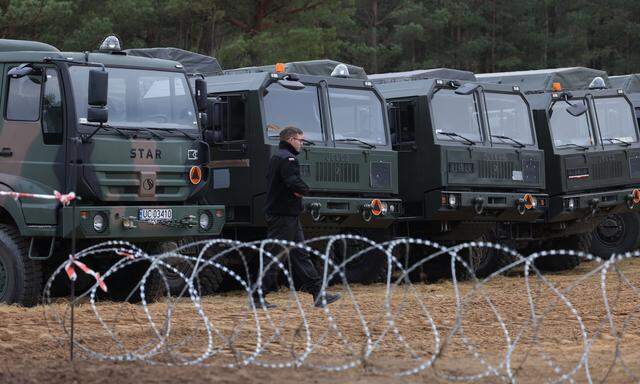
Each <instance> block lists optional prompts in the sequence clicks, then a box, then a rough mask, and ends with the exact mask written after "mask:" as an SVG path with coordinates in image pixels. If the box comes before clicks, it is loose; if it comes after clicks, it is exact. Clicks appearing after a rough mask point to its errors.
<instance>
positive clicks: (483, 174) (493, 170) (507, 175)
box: [478, 160, 513, 180]
mask: <svg viewBox="0 0 640 384" xmlns="http://www.w3.org/2000/svg"><path fill="white" fill-rule="evenodd" d="M478 176H479V177H480V178H482V179H499V180H511V179H512V177H513V163H512V162H510V161H499V160H481V161H480V164H479V170H478Z"/></svg>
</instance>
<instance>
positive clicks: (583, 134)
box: [478, 67, 640, 262]
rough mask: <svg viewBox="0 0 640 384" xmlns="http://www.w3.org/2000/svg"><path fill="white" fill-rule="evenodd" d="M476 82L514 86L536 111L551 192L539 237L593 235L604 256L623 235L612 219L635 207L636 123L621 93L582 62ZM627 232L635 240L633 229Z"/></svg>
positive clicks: (638, 199) (638, 169)
mask: <svg viewBox="0 0 640 384" xmlns="http://www.w3.org/2000/svg"><path fill="white" fill-rule="evenodd" d="M478 79H479V80H480V81H482V82H486V83H498V84H509V85H513V86H518V87H520V89H521V90H522V91H523V92H524V93H525V95H526V97H527V100H528V101H529V103H530V104H531V106H532V108H533V110H534V119H535V124H536V131H537V134H538V140H539V141H540V143H541V145H542V147H543V148H544V150H545V156H546V166H547V190H548V193H549V196H550V202H549V210H548V214H547V220H546V221H547V222H548V225H547V226H545V227H542V228H541V230H542V231H543V233H542V234H541V235H542V236H546V237H552V236H554V235H558V234H574V235H576V236H580V237H581V238H582V239H584V241H581V243H589V242H591V241H592V239H594V240H596V241H595V242H594V243H592V247H590V250H591V251H593V252H594V253H596V254H597V255H599V256H602V257H608V256H610V254H611V251H615V249H616V245H615V244H616V243H617V242H618V241H619V239H616V237H621V236H620V235H621V233H620V232H619V231H617V229H616V228H617V226H618V225H617V224H616V223H615V221H616V220H617V219H619V218H621V217H624V216H626V215H624V213H629V212H633V211H636V210H637V209H638V205H639V204H640V191H638V189H637V188H638V185H639V183H640V142H639V136H638V123H637V121H636V118H635V114H634V109H633V105H632V103H631V101H630V99H629V97H628V96H627V95H626V93H625V92H624V90H623V89H615V88H611V87H610V86H609V81H608V78H607V74H606V72H603V71H599V70H594V69H589V68H581V67H575V68H558V69H545V70H533V71H522V72H506V73H492V74H482V75H478ZM631 217H632V218H635V216H631ZM599 224H601V225H599ZM636 228H637V224H636ZM594 230H595V231H594ZM591 231H594V235H593V236H591V235H590V234H588V233H590V232H591ZM622 235H623V234H622ZM629 235H630V236H631V237H632V238H633V239H632V240H631V241H632V242H635V238H637V233H635V234H632V233H629ZM622 237H623V236H622ZM573 245H574V244H571V243H566V242H565V243H559V244H557V245H555V248H572V247H573ZM618 245H619V244H618ZM559 260H560V261H562V259H559ZM575 261H577V259H576V260H574V262H575ZM566 262H570V261H566Z"/></svg>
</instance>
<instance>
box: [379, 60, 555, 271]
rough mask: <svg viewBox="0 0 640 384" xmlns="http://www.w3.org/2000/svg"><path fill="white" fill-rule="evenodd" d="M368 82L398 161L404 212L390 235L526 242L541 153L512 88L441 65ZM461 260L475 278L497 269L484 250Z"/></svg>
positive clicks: (539, 191) (541, 205)
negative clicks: (378, 98)
mask: <svg viewBox="0 0 640 384" xmlns="http://www.w3.org/2000/svg"><path fill="white" fill-rule="evenodd" d="M369 79H370V80H371V81H373V82H374V83H375V84H376V87H377V88H378V89H379V90H380V91H381V92H382V94H383V96H384V97H385V98H386V100H387V102H388V106H389V116H390V126H391V135H392V138H393V148H394V149H395V150H396V151H397V153H398V157H399V168H400V196H401V197H402V199H403V203H404V205H405V210H404V216H403V217H402V218H401V219H400V220H398V223H397V224H396V231H395V232H396V234H397V235H405V236H411V237H428V238H433V239H437V240H441V241H467V240H480V239H485V240H492V241H498V240H500V241H503V240H505V239H509V240H522V239H525V240H529V239H530V238H531V236H532V229H531V226H530V225H529V224H530V223H535V222H536V221H539V220H541V219H542V218H543V217H544V214H545V210H546V208H547V195H546V194H545V192H544V188H545V176H544V171H545V167H544V154H543V152H542V150H541V149H539V147H538V141H537V139H536V137H535V135H534V130H533V118H532V115H531V111H530V109H529V106H528V103H527V101H526V99H525V98H524V96H523V95H522V94H521V93H520V91H519V90H518V88H517V87H511V86H504V85H481V84H479V83H478V82H476V79H475V76H474V74H473V73H471V72H467V71H460V70H453V69H446V68H439V69H430V70H417V71H411V72H397V73H386V74H375V75H369ZM497 223H501V224H502V225H500V226H497V225H496V224H497ZM513 223H516V224H517V223H522V224H527V225H516V224H513ZM512 224H513V225H512ZM469 260H470V261H471V262H472V267H473V268H474V269H475V273H476V275H479V276H486V275H487V274H489V273H491V272H493V271H494V270H495V269H496V268H497V267H498V263H499V260H497V255H495V253H491V252H485V253H484V254H481V255H476V256H475V257H470V259H469Z"/></svg>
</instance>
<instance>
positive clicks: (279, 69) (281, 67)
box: [276, 63, 284, 73]
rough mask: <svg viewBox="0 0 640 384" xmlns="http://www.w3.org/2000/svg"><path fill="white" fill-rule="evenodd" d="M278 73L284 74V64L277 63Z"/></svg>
mask: <svg viewBox="0 0 640 384" xmlns="http://www.w3.org/2000/svg"><path fill="white" fill-rule="evenodd" d="M276 72H277V73H284V63H276Z"/></svg>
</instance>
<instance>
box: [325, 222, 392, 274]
mask: <svg viewBox="0 0 640 384" xmlns="http://www.w3.org/2000/svg"><path fill="white" fill-rule="evenodd" d="M350 233H352V234H358V235H360V236H365V237H368V238H369V239H370V240H373V241H375V242H378V243H381V242H384V241H386V236H385V235H384V234H383V233H382V231H373V230H369V231H366V232H358V233H354V232H350ZM345 241H346V242H347V247H345V246H344V243H343V242H342V241H336V242H334V243H333V246H332V249H331V255H332V258H333V261H334V262H335V263H337V264H342V263H343V262H344V260H345V259H348V258H349V257H351V256H353V255H355V254H357V253H358V252H360V251H362V250H365V249H367V248H372V246H371V245H370V244H369V243H366V242H364V241H358V240H348V239H347V240H345ZM345 248H346V253H345ZM387 266H388V263H387V255H386V254H385V253H384V252H382V251H380V250H378V249H371V250H369V251H367V252H366V253H364V254H362V255H360V256H358V257H357V258H356V259H354V260H352V261H351V262H349V263H347V265H346V266H345V274H346V277H347V281H348V282H349V283H357V284H374V283H379V282H382V281H384V280H385V279H386V277H387ZM331 272H332V271H329V273H331ZM339 280H340V276H338V275H337V274H336V275H335V276H334V279H333V280H332V281H331V283H334V282H338V281H339Z"/></svg>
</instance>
